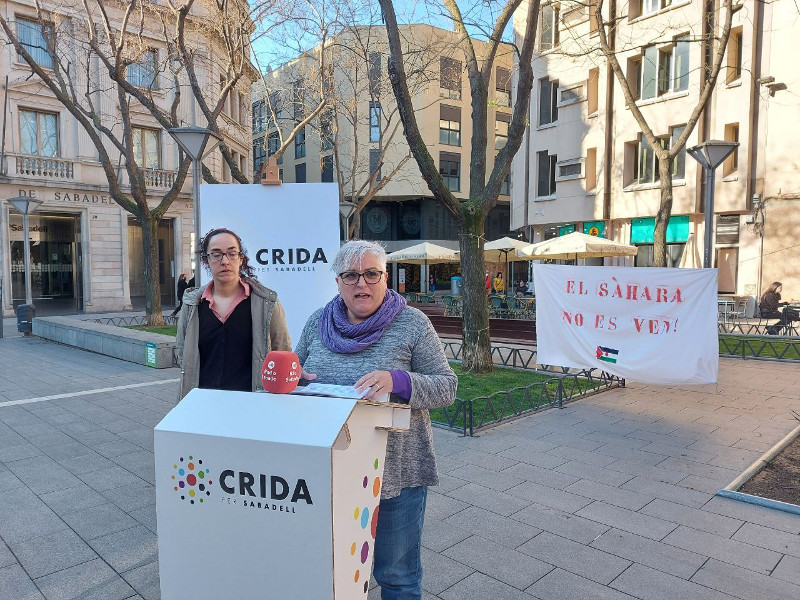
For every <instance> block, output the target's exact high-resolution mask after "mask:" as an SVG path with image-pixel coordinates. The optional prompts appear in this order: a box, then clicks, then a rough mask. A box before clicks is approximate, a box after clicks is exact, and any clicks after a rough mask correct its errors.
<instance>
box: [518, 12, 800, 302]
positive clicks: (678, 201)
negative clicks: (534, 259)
mask: <svg viewBox="0 0 800 600" xmlns="http://www.w3.org/2000/svg"><path fill="white" fill-rule="evenodd" d="M742 5H743V8H742V9H741V10H739V11H738V12H736V13H735V14H734V15H733V25H732V30H731V34H730V39H729V41H728V44H727V47H726V48H725V49H724V52H725V54H724V59H723V66H722V70H721V72H720V75H719V78H718V81H717V84H716V86H715V88H714V90H713V93H712V96H711V99H710V101H709V103H708V105H707V107H706V109H705V111H704V112H703V113H702V115H701V117H700V120H699V122H698V124H697V126H696V127H695V128H694V130H693V131H692V133H691V135H690V137H689V140H688V142H687V144H686V147H692V146H694V145H697V144H699V143H701V142H703V141H705V140H711V139H715V140H726V141H732V142H738V143H739V147H738V149H737V151H736V152H735V153H734V154H733V155H731V156H730V157H729V158H728V159H727V160H726V161H725V162H724V163H723V164H722V165H721V166H720V167H719V168H718V169H717V171H716V186H715V206H714V235H713V239H714V249H713V253H712V256H713V257H714V266H716V267H718V268H719V291H720V293H735V294H747V295H758V294H759V293H760V292H761V290H762V289H764V288H765V286H766V285H768V284H769V283H770V282H772V281H774V280H779V281H783V283H784V290H785V294H784V295H787V297H794V298H800V266H798V264H797V260H792V259H796V257H797V248H796V242H795V241H794V240H795V235H794V231H795V230H796V227H797V226H798V225H800V210H798V209H800V171H798V169H797V162H798V159H797V157H796V156H795V153H794V152H793V151H792V148H793V146H794V144H795V140H794V139H793V134H792V130H793V128H792V127H789V126H787V125H788V124H789V123H794V122H797V119H798V115H800V99H798V98H799V97H798V95H797V90H798V86H800V76H798V71H797V69H796V68H794V67H793V66H792V61H791V58H790V57H791V56H793V55H794V54H795V53H796V52H798V50H800V41H799V40H798V38H797V35H796V32H797V21H798V13H797V10H796V7H795V6H794V5H791V3H780V2H778V3H763V2H755V1H753V0H744V1H743V2H742ZM612 6H613V7H615V9H616V19H617V20H616V23H617V28H616V32H615V40H614V41H615V50H616V55H617V57H618V59H619V63H620V65H621V67H622V69H623V71H624V72H625V75H626V78H627V81H628V85H629V87H630V89H631V91H632V92H633V95H634V98H635V102H636V105H637V106H638V107H639V109H640V110H641V112H642V114H643V115H644V117H645V118H646V120H647V122H648V123H649V124H650V126H651V128H652V129H653V132H654V133H655V134H656V136H657V137H658V138H659V140H660V143H661V144H662V145H664V146H665V147H669V146H670V145H671V144H673V143H674V141H675V140H676V139H677V138H678V136H679V135H680V134H681V132H682V131H683V128H684V127H685V125H686V123H687V118H688V116H689V115H690V114H691V112H692V110H693V108H694V107H695V105H696V104H697V102H698V97H699V93H700V89H701V86H702V83H703V78H704V77H705V69H706V66H707V64H709V60H710V56H711V54H710V53H709V50H708V48H707V47H706V46H705V45H704V44H703V43H702V41H701V40H702V38H703V36H702V34H703V24H704V23H707V22H708V15H707V12H706V11H707V10H708V7H709V4H708V3H705V2H699V1H697V0H673V1H670V0H631V1H630V2H627V3H610V2H605V3H604V4H603V6H602V12H601V14H602V15H603V16H604V20H605V21H606V22H608V21H609V20H610V12H609V11H610V8H609V7H612ZM712 6H713V5H712ZM590 7H591V8H592V10H593V9H594V7H595V4H593V3H586V2H569V1H562V2H549V3H547V4H544V5H543V6H542V9H541V11H542V12H541V21H540V26H539V33H538V35H539V40H538V44H537V50H538V51H537V53H536V54H535V56H534V59H533V68H534V74H535V83H534V86H535V88H534V90H533V94H532V96H531V98H532V101H531V108H530V123H531V127H530V131H529V135H528V136H527V138H526V140H525V142H524V143H523V146H522V148H521V149H520V152H519V153H518V155H517V157H516V159H515V162H514V165H513V168H512V197H511V227H512V228H513V229H519V230H522V231H524V232H525V234H526V236H528V239H530V240H532V241H539V240H543V239H548V238H551V237H555V236H559V235H564V234H566V233H569V232H571V231H575V230H577V231H583V232H584V233H592V234H595V235H600V236H603V237H607V238H609V239H614V240H617V241H622V242H625V243H631V244H635V245H637V246H638V247H639V253H638V255H637V256H636V257H634V258H632V259H629V260H627V264H630V265H635V266H648V265H652V263H653V227H654V217H655V214H656V211H657V208H658V205H659V202H660V197H661V196H660V188H659V180H658V178H659V174H658V165H657V161H656V158H655V156H654V153H653V151H652V148H650V147H649V144H648V143H647V141H646V139H644V137H643V136H642V134H641V129H640V127H639V125H638V123H637V121H636V120H635V119H634V116H633V114H632V112H631V110H630V109H629V108H628V107H627V106H626V101H625V98H624V96H623V90H622V87H621V86H620V84H619V82H618V81H617V80H616V78H615V75H614V73H613V72H612V71H611V69H610V68H609V65H608V63H607V61H606V60H605V58H604V57H603V55H602V54H601V52H600V51H599V42H598V39H599V36H598V23H597V19H596V18H595V17H594V13H593V12H592V11H590V10H589V8H590ZM717 10H718V12H717V13H715V15H716V22H715V25H714V27H715V31H716V32H717V33H719V29H720V27H721V25H720V19H721V18H722V15H724V12H723V13H720V12H719V10H720V9H719V8H717ZM520 14H521V13H520ZM515 29H516V30H517V31H518V32H519V31H522V29H521V25H520V24H517V26H516V27H515ZM672 184H673V197H674V199H673V209H672V217H671V219H670V222H669V226H668V229H667V243H668V261H669V263H670V266H679V265H683V266H702V263H700V264H697V262H698V257H702V256H703V243H704V242H703V240H704V211H705V209H704V197H705V190H704V187H705V185H704V174H703V171H702V168H701V167H700V165H699V164H698V163H697V162H696V161H695V160H694V159H692V158H691V157H690V156H688V155H687V154H686V151H685V148H684V149H683V150H681V151H680V152H679V154H678V155H677V156H676V158H675V160H674V161H673V165H672ZM598 262H602V261H598Z"/></svg>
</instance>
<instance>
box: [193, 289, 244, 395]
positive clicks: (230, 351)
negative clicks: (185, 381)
mask: <svg viewBox="0 0 800 600" xmlns="http://www.w3.org/2000/svg"><path fill="white" fill-rule="evenodd" d="M198 311H199V313H198V316H199V319H200V331H199V343H198V346H199V350H200V386H199V387H201V388H205V389H214V390H235V391H242V392H252V391H253V388H252V379H253V362H252V354H253V315H252V314H251V312H250V298H249V297H247V298H245V299H244V300H242V301H241V302H240V303H239V304H238V305H237V306H236V308H234V309H233V312H232V313H231V314H230V315H229V316H228V318H227V319H226V320H225V323H221V322H220V320H219V319H218V318H217V315H215V314H214V311H213V310H211V307H210V306H209V304H208V300H201V302H200V306H199V307H198Z"/></svg>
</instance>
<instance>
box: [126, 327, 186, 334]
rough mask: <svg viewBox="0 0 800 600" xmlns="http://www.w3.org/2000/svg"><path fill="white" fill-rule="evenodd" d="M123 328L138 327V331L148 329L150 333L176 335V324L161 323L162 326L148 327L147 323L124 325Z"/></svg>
mask: <svg viewBox="0 0 800 600" xmlns="http://www.w3.org/2000/svg"><path fill="white" fill-rule="evenodd" d="M124 327H125V329H138V330H139V331H149V332H150V333H160V334H161V335H168V336H171V337H175V336H176V335H178V326H177V325H163V326H162V327H148V326H147V325H125V326H124Z"/></svg>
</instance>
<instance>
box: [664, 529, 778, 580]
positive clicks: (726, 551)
mask: <svg viewBox="0 0 800 600" xmlns="http://www.w3.org/2000/svg"><path fill="white" fill-rule="evenodd" d="M664 543H665V544H671V545H673V546H677V547H678V548H683V549H684V550H690V551H692V552H697V553H698V554H704V555H705V556H709V557H711V558H716V559H718V560H721V561H723V562H727V563H730V564H733V565H737V566H739V567H744V568H746V569H750V570H752V571H756V572H757V573H764V574H766V575H769V573H771V572H772V569H774V568H775V566H776V565H777V564H778V561H779V560H780V558H781V555H780V554H778V553H777V552H773V551H772V550H766V549H764V548H759V547H757V546H751V545H750V544H745V543H744V542H739V541H736V540H731V539H728V538H725V537H720V536H718V535H714V534H713V533H706V532H705V531H700V530H698V529H691V528H689V527H686V526H684V525H681V526H680V527H678V528H677V529H676V530H675V531H673V532H672V533H670V534H669V535H668V536H667V537H665V538H664Z"/></svg>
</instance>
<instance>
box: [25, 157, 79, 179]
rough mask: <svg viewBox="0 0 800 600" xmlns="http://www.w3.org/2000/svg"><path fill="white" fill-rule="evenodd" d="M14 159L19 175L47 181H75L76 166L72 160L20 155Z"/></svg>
mask: <svg viewBox="0 0 800 600" xmlns="http://www.w3.org/2000/svg"><path fill="white" fill-rule="evenodd" d="M14 159H15V163H16V174H17V175H23V176H27V177H41V178H46V179H73V178H74V176H75V165H74V163H73V161H71V160H64V159H61V158H54V157H45V156H26V155H18V156H15V157H14Z"/></svg>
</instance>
